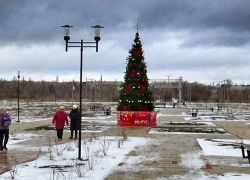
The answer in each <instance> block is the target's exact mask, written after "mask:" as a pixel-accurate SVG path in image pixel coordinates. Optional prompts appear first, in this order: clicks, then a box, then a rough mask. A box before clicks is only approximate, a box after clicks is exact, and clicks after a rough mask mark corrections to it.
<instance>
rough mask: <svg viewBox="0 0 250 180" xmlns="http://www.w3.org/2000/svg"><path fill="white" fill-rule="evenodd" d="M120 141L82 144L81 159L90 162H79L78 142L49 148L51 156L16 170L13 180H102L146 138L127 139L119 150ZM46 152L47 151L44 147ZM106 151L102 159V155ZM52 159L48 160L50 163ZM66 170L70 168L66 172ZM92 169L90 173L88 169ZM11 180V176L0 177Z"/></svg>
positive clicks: (42, 157)
mask: <svg viewBox="0 0 250 180" xmlns="http://www.w3.org/2000/svg"><path fill="white" fill-rule="evenodd" d="M121 138H122V137H102V138H100V139H86V140H83V141H82V158H83V159H89V161H79V160H77V159H76V157H78V156H77V155H78V148H77V146H78V145H77V141H74V142H69V143H67V144H63V145H57V146H53V147H51V151H49V152H51V156H50V154H46V155H42V156H40V157H39V158H38V159H37V160H35V161H32V162H28V163H24V164H19V165H17V166H16V169H17V174H16V176H15V179H16V180H23V179H25V180H34V179H36V180H40V179H41V180H43V179H65V180H68V179H71V180H75V179H79V176H78V175H79V174H81V175H82V176H84V179H95V180H98V179H104V178H105V177H106V176H107V175H108V174H109V173H111V172H112V171H113V168H116V167H117V166H118V164H119V163H124V162H125V161H126V159H127V156H126V154H128V153H129V152H130V151H131V150H133V149H134V148H135V147H136V146H144V145H145V143H146V142H147V139H146V138H138V137H130V138H129V139H128V140H126V141H123V145H121V148H118V141H119V140H121ZM44 148H47V149H48V148H49V147H43V149H44ZM105 150H106V151H107V155H106V156H105V155H104V153H103V152H105ZM50 159H51V160H50ZM56 165H57V166H60V168H39V167H42V166H56ZM65 166H73V167H69V168H65ZM91 168H92V169H91ZM1 177H2V178H4V179H10V173H9V172H6V173H4V174H2V175H1Z"/></svg>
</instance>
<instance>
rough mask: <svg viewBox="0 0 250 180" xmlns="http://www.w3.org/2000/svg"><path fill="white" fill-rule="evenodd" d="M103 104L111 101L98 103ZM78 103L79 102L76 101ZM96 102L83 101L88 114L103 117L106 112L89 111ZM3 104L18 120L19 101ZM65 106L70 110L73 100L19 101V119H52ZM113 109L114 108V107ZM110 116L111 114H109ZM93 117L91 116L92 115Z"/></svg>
mask: <svg viewBox="0 0 250 180" xmlns="http://www.w3.org/2000/svg"><path fill="white" fill-rule="evenodd" d="M96 103H97V104H102V105H103V106H109V105H111V104H112V103H111V102H104V103H98V102H96ZM74 104H77V105H78V103H74ZM92 104H95V103H93V102H84V103H83V111H84V112H87V114H89V115H91V116H92V117H93V118H96V116H98V117H100V118H101V117H103V118H107V116H104V113H103V112H102V113H94V112H93V111H89V109H88V107H89V105H92ZM0 105H1V106H5V107H6V108H7V111H8V113H9V114H10V117H11V119H12V122H13V123H15V122H16V121H17V120H18V105H17V102H7V101H2V102H1V103H0ZM61 105H63V106H65V111H66V112H67V113H69V112H70V110H71V108H72V102H56V103H55V102H20V103H19V120H20V123H23V122H33V121H41V120H49V119H52V118H53V116H54V114H55V112H56V111H57V110H58V109H59V106H61ZM112 109H113V111H114V108H113V107H112ZM109 117H110V116H109ZM90 118H91V117H90Z"/></svg>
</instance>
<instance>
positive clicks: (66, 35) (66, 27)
mask: <svg viewBox="0 0 250 180" xmlns="http://www.w3.org/2000/svg"><path fill="white" fill-rule="evenodd" d="M61 27H63V28H64V40H65V42H66V52H67V51H68V47H78V48H79V47H80V51H81V57H80V109H79V111H80V121H79V151H78V159H80V160H81V159H82V158H81V127H82V122H81V121H82V57H83V48H84V47H95V48H96V52H98V42H99V41H100V40H101V38H100V36H99V35H100V29H101V28H104V27H103V26H100V25H95V26H91V27H92V28H95V35H96V36H95V37H94V40H95V42H83V40H82V39H81V41H80V42H69V40H70V36H69V29H70V28H72V27H73V26H70V25H64V26H61ZM93 43H95V46H84V44H93ZM69 44H76V45H72V46H71V45H69ZM79 44H80V45H79Z"/></svg>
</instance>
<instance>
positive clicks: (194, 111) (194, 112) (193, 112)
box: [192, 108, 214, 117]
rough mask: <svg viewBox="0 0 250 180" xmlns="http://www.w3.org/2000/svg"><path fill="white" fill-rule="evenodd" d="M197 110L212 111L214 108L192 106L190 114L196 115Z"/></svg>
mask: <svg viewBox="0 0 250 180" xmlns="http://www.w3.org/2000/svg"><path fill="white" fill-rule="evenodd" d="M199 110H211V111H212V112H213V111H214V108H192V116H193V117H196V116H197V114H198V111H199Z"/></svg>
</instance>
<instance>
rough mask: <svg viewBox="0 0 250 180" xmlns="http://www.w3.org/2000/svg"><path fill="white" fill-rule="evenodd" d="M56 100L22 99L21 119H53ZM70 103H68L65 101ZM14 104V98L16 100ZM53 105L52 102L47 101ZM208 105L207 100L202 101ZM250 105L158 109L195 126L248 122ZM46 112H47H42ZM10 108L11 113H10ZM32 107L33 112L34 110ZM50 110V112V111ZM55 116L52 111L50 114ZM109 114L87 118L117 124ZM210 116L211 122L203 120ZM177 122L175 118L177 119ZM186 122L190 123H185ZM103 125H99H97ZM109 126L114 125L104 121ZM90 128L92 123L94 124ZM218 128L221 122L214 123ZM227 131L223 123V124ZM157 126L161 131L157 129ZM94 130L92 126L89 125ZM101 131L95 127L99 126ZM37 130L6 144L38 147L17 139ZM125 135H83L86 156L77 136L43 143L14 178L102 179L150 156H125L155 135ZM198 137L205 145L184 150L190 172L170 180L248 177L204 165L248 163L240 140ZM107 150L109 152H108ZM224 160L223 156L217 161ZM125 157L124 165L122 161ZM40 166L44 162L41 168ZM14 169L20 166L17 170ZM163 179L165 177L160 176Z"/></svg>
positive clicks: (21, 136)
mask: <svg viewBox="0 0 250 180" xmlns="http://www.w3.org/2000/svg"><path fill="white" fill-rule="evenodd" d="M52 104H53V103H48V104H47V103H33V104H32V105H31V104H30V103H26V105H24V104H23V107H25V108H24V109H23V110H22V113H21V116H20V117H21V118H20V120H21V121H24V122H28V121H35V120H45V119H48V118H49V119H50V118H51V117H52V116H53V114H54V112H55V111H54V110H57V108H58V107H57V106H55V107H54V109H53V108H49V107H52ZM65 104H66V103H65ZM12 105H13V104H12ZM49 105H50V106H49ZM203 105H204V104H203ZM67 106H68V107H71V103H68V105H67ZM11 107H12V106H11V105H10V106H8V108H9V111H10V112H11V113H13V114H12V117H14V118H15V117H16V116H15V114H14V113H15V112H16V108H13V107H12V108H11ZM249 109H250V108H249V107H248V106H243V105H240V107H239V105H237V106H236V105H235V106H232V107H230V112H229V113H226V109H223V110H222V111H220V112H217V111H214V112H211V111H201V112H200V114H199V113H198V116H197V117H192V116H191V114H190V113H184V114H183V115H174V114H170V115H167V114H162V113H158V117H160V116H182V117H183V118H184V119H185V120H186V122H178V123H179V125H181V123H190V125H191V126H196V125H197V126H205V127H206V126H215V125H214V124H213V123H212V122H210V121H246V123H248V122H249V123H250V121H249V120H248V119H247V118H248V117H249V113H250V110H249ZM43 112H44V114H43ZM11 113H10V114H11ZM32 113H33V114H32ZM51 115H52V116H51ZM48 116H51V117H48ZM108 118H110V116H98V117H84V118H83V122H85V123H91V124H95V123H96V124H98V123H102V124H107V125H108V124H116V121H114V120H111V121H109V120H108ZM205 121H209V122H205ZM175 123H176V122H175ZM158 124H159V125H175V124H171V122H166V121H165V122H163V121H162V122H160V121H158ZM185 126H187V124H185ZM96 127H99V126H96ZM105 127H107V128H110V126H105ZM91 128H92V127H91ZM216 129H220V128H216ZM221 130H223V131H224V129H221ZM157 131H158V132H157ZM90 132H93V129H91V131H90ZM95 132H97V131H95ZM149 133H174V134H177V133H181V132H159V130H157V128H152V129H151V131H150V132H149ZM37 136H39V135H35V134H18V133H16V134H12V135H11V136H10V140H9V143H8V145H9V146H8V147H9V149H10V150H11V149H12V148H24V149H27V150H29V148H30V149H32V150H35V149H34V148H32V147H24V146H23V145H21V144H18V143H19V142H21V141H25V140H29V139H32V138H36V137H37ZM122 138H123V137H121V136H120V137H98V139H94V138H90V139H85V140H82V158H83V159H84V160H83V161H79V160H77V159H76V157H77V155H78V142H77V141H73V142H70V143H66V144H61V145H54V146H51V147H49V146H46V147H41V148H40V149H41V150H42V151H47V152H49V153H48V154H46V155H42V156H40V157H39V158H38V159H37V160H35V161H32V162H28V163H24V164H19V165H15V166H13V167H12V171H13V172H16V174H15V179H17V180H23V179H25V180H29V179H30V180H31V179H32V180H34V179H36V180H40V179H45V180H52V179H54V180H59V179H60V180H61V179H62V180H76V179H80V177H79V176H82V177H84V179H94V180H98V179H104V178H105V177H106V176H107V175H108V174H110V173H111V172H113V171H115V170H119V168H121V166H122V170H123V171H126V170H127V171H131V169H132V168H135V167H137V166H135V162H141V161H143V160H144V161H146V160H148V159H147V157H145V156H126V154H128V153H129V152H130V151H132V150H134V149H135V148H136V147H137V146H140V147H142V146H145V145H146V144H147V145H148V144H150V141H151V140H152V139H149V138H137V137H129V139H128V140H126V141H123V140H122ZM119 142H120V146H121V147H120V148H118V143H119ZM197 142H198V143H199V145H200V146H201V148H202V150H201V151H199V152H188V153H186V154H182V155H181V164H180V165H181V166H185V167H187V168H188V169H189V172H188V173H187V174H185V175H173V176H171V177H169V178H168V179H170V180H177V179H178V180H184V179H188V180H226V179H230V180H246V179H250V175H249V174H239V173H234V172H231V173H224V175H223V176H222V175H220V174H218V175H211V174H208V173H206V172H204V171H202V170H201V169H200V168H201V167H202V166H204V165H205V164H206V163H210V164H211V165H216V164H218V163H222V164H223V163H224V164H225V165H229V166H237V167H250V165H249V164H239V163H238V161H236V160H234V159H236V158H240V157H241V150H240V149H239V145H240V143H241V142H242V140H235V139H197ZM244 143H247V144H250V140H244ZM104 153H106V155H104ZM201 156H206V157H207V156H215V157H216V156H218V157H219V156H225V157H232V158H231V159H230V161H225V162H221V160H216V159H213V158H211V159H207V160H206V161H204V160H203V159H201ZM219 161H220V162H219ZM123 163H125V164H124V166H123ZM42 166H46V167H44V168H41V167H42ZM15 170H16V171H15ZM0 179H11V177H10V172H6V173H4V174H2V175H1V177H0ZM158 179H159V180H163V178H158Z"/></svg>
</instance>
